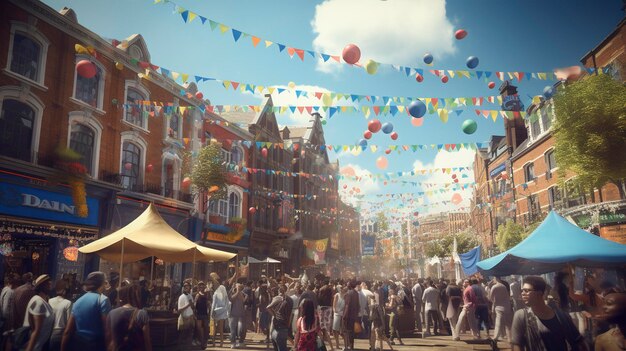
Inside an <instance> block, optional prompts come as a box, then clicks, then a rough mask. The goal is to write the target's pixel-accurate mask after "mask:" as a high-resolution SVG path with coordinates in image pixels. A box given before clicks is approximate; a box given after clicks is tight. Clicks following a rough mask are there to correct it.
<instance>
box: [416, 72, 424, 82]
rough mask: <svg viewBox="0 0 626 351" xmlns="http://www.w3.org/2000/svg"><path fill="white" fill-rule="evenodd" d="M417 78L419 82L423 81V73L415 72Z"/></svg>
mask: <svg viewBox="0 0 626 351" xmlns="http://www.w3.org/2000/svg"><path fill="white" fill-rule="evenodd" d="M415 80H416V81H417V82H418V83H421V82H423V81H424V76H423V75H421V74H419V73H416V74H415Z"/></svg>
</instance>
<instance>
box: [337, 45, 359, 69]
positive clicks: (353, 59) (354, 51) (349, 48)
mask: <svg viewBox="0 0 626 351" xmlns="http://www.w3.org/2000/svg"><path fill="white" fill-rule="evenodd" d="M341 56H342V57H343V60H344V61H346V62H347V63H349V64H351V65H353V64H355V63H357V62H359V59H360V58H361V49H359V47H358V46H356V45H354V44H348V45H346V47H345V48H343V52H342V53H341Z"/></svg>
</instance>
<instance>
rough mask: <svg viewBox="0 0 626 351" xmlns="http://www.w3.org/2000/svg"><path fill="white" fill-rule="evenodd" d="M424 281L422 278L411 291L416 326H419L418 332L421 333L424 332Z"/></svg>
mask: <svg viewBox="0 0 626 351" xmlns="http://www.w3.org/2000/svg"><path fill="white" fill-rule="evenodd" d="M422 281H423V280H422V278H419V279H418V280H417V283H415V285H413V288H412V289H411V293H412V294H413V309H414V310H415V324H416V325H417V331H418V332H419V333H421V332H422V294H423V291H422V285H421V282H422Z"/></svg>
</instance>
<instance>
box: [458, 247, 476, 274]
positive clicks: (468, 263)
mask: <svg viewBox="0 0 626 351" xmlns="http://www.w3.org/2000/svg"><path fill="white" fill-rule="evenodd" d="M459 258H460V259H461V266H462V267H463V272H464V273H465V275H467V276H470V275H472V274H475V273H478V266H477V265H476V264H477V263H478V262H479V261H480V245H478V246H476V247H475V248H473V249H471V250H469V251H468V252H466V253H462V254H459Z"/></svg>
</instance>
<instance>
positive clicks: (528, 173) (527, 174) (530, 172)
mask: <svg viewBox="0 0 626 351" xmlns="http://www.w3.org/2000/svg"><path fill="white" fill-rule="evenodd" d="M524 178H525V181H526V182H531V181H533V180H535V166H534V164H532V163H529V164H527V165H526V166H524Z"/></svg>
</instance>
